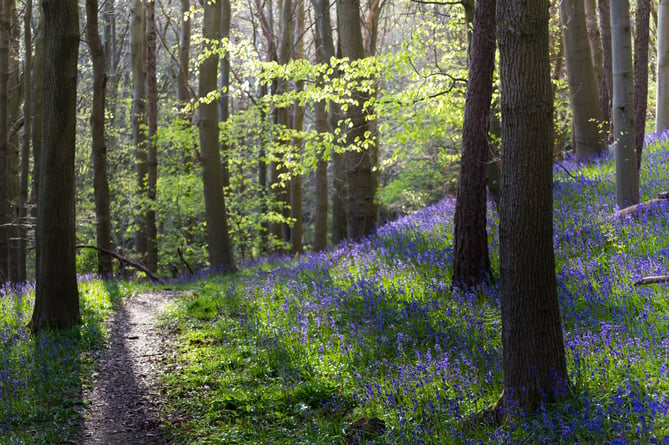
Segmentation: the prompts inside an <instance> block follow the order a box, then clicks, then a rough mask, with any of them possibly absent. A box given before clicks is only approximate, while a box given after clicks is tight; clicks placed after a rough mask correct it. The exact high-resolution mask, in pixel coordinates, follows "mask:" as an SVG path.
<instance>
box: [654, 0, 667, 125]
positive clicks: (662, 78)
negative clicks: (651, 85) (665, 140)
mask: <svg viewBox="0 0 669 445" xmlns="http://www.w3.org/2000/svg"><path fill="white" fill-rule="evenodd" d="M656 102H657V114H656V116H655V131H656V132H658V133H660V132H662V131H665V130H667V129H669V0H660V5H659V6H658V9H657V101H656Z"/></svg>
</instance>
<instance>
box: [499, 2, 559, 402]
mask: <svg viewBox="0 0 669 445" xmlns="http://www.w3.org/2000/svg"><path fill="white" fill-rule="evenodd" d="M497 25H498V28H497V38H498V45H499V52H500V81H501V111H502V196H501V203H500V223H499V231H500V233H499V258H500V304H501V309H502V348H503V367H504V397H505V399H506V402H507V406H509V407H512V408H513V407H516V406H517V407H518V408H520V409H524V410H526V411H533V410H535V409H536V408H537V407H538V406H539V404H540V402H541V401H542V400H544V399H545V400H547V401H550V400H557V399H561V398H562V397H563V392H562V391H564V389H565V384H566V381H567V368H566V363H565V353H564V344H563V339H562V326H561V321H560V308H559V305H558V299H557V288H556V278H555V258H554V253H553V194H552V182H553V177H552V143H551V141H552V132H553V106H552V102H553V101H552V87H551V82H550V63H549V58H548V1H547V0H541V1H536V2H531V3H527V2H524V1H522V0H504V1H501V2H500V3H499V5H498V9H497ZM516 404H517V405H516Z"/></svg>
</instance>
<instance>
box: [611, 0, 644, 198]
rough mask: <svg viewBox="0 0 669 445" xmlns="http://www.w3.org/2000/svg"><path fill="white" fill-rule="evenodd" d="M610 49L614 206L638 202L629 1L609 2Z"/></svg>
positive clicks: (614, 0) (612, 0) (616, 0)
mask: <svg viewBox="0 0 669 445" xmlns="http://www.w3.org/2000/svg"><path fill="white" fill-rule="evenodd" d="M611 47H612V49H613V138H614V143H615V147H616V204H617V205H618V207H620V208H624V207H627V206H630V205H633V204H636V203H638V202H639V170H638V169H637V160H636V147H635V142H634V138H635V126H634V77H633V76H634V70H633V66H632V25H631V21H630V4H629V0H611Z"/></svg>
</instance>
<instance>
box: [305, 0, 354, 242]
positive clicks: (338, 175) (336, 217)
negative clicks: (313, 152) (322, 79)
mask: <svg viewBox="0 0 669 445" xmlns="http://www.w3.org/2000/svg"><path fill="white" fill-rule="evenodd" d="M311 3H312V5H313V7H314V10H315V11H316V28H317V32H318V36H319V37H320V41H321V45H320V46H319V48H320V51H318V53H317V54H318V56H319V58H320V63H330V60H331V59H332V58H333V57H335V55H336V54H335V47H334V39H333V37H332V25H331V18H330V2H329V1H328V0H311ZM329 105H330V112H329V116H328V121H329V124H330V131H334V129H335V128H337V122H338V121H339V114H340V113H339V107H338V106H337V104H335V103H330V104H329ZM331 155H332V171H333V175H332V176H333V178H332V188H333V193H332V241H333V242H334V243H335V244H337V243H339V242H340V241H342V240H344V239H346V236H347V234H346V210H345V208H344V205H345V202H346V193H345V188H344V161H343V155H342V154H340V153H336V152H333V153H331ZM326 174H327V172H326ZM326 181H327V178H326ZM321 208H325V211H326V212H327V204H325V206H323V204H321ZM321 218H322V217H321ZM326 218H327V216H326ZM321 220H322V219H321ZM322 236H323V235H321V237H322ZM325 238H326V240H327V235H325Z"/></svg>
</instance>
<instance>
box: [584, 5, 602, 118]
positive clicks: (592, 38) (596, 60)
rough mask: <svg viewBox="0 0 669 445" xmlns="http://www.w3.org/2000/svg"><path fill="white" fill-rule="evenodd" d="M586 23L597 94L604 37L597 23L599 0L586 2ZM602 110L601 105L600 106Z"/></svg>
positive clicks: (599, 83) (599, 85) (600, 80)
mask: <svg viewBox="0 0 669 445" xmlns="http://www.w3.org/2000/svg"><path fill="white" fill-rule="evenodd" d="M585 23H586V27H587V29H588V43H589V44H590V56H592V67H593V69H594V70H595V82H596V84H597V92H598V94H600V93H599V89H600V88H601V87H602V69H603V66H602V35H601V33H600V31H599V23H598V22H597V0H585ZM600 109H601V105H600Z"/></svg>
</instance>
